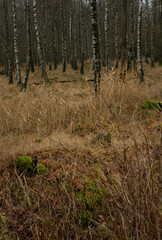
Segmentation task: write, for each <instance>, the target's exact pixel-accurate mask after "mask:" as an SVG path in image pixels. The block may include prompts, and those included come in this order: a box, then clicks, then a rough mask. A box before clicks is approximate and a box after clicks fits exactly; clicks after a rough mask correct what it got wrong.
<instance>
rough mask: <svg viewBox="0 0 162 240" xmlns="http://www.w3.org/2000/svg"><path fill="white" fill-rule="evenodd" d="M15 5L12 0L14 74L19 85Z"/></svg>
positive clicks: (19, 72)
mask: <svg viewBox="0 0 162 240" xmlns="http://www.w3.org/2000/svg"><path fill="white" fill-rule="evenodd" d="M16 15H17V14H16V3H15V0H12V19H13V30H14V34H13V37H14V53H15V61H16V74H17V82H18V84H21V71H20V61H19V50H18V36H17V17H16Z"/></svg>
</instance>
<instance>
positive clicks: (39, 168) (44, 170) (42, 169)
mask: <svg viewBox="0 0 162 240" xmlns="http://www.w3.org/2000/svg"><path fill="white" fill-rule="evenodd" d="M37 173H38V174H40V175H41V174H45V173H47V168H46V167H45V166H44V165H43V164H38V165H37Z"/></svg>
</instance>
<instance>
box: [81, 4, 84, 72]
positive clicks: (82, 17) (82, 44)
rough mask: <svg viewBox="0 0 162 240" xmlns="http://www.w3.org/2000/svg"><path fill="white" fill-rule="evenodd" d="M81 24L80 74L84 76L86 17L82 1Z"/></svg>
mask: <svg viewBox="0 0 162 240" xmlns="http://www.w3.org/2000/svg"><path fill="white" fill-rule="evenodd" d="M80 22H81V67H80V73H81V75H83V74H84V16H83V0H80Z"/></svg>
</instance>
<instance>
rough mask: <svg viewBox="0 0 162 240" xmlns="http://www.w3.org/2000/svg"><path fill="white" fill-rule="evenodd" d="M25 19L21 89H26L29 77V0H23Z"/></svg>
mask: <svg viewBox="0 0 162 240" xmlns="http://www.w3.org/2000/svg"><path fill="white" fill-rule="evenodd" d="M25 21H26V43H27V53H26V55H27V56H26V69H25V76H24V79H23V81H22V89H21V90H22V91H26V87H27V81H28V77H29V70H30V56H31V48H30V5H29V0H26V1H25Z"/></svg>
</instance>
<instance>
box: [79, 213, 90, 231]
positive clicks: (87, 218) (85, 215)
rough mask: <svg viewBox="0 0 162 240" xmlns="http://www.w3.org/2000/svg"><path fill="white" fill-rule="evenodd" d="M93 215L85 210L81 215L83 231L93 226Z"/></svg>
mask: <svg viewBox="0 0 162 240" xmlns="http://www.w3.org/2000/svg"><path fill="white" fill-rule="evenodd" d="M91 219H92V214H91V213H90V212H89V211H87V210H83V212H82V213H81V227H82V228H83V229H85V228H87V227H88V226H89V225H90V224H91Z"/></svg>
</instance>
